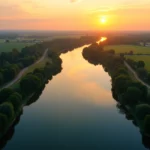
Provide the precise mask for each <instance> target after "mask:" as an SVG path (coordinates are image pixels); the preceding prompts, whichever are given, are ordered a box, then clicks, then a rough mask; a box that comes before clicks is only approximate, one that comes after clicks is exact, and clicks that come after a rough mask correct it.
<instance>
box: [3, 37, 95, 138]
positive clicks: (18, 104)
mask: <svg viewBox="0 0 150 150" xmlns="http://www.w3.org/2000/svg"><path fill="white" fill-rule="evenodd" d="M95 39H96V38H93V37H92V38H91V37H81V38H80V39H58V40H53V41H49V42H43V43H42V45H38V46H39V47H38V48H39V49H37V48H35V49H34V46H32V47H26V48H23V49H22V50H21V52H18V51H16V50H13V51H12V52H10V53H5V54H6V56H7V57H4V58H5V59H4V60H7V61H8V63H14V62H15V63H14V64H12V65H16V64H17V65H16V68H17V66H18V63H21V66H22V65H23V67H24V66H28V65H29V64H30V63H29V64H28V63H26V59H27V58H29V57H36V59H38V57H40V56H41V55H42V53H43V50H42V49H43V48H49V51H48V57H49V59H50V61H48V62H46V64H45V66H44V67H42V68H36V69H35V70H34V71H33V72H31V73H28V74H27V75H25V76H24V77H23V78H22V79H21V80H20V81H19V84H18V86H17V87H15V88H13V89H12V88H5V89H3V90H1V91H0V138H1V137H2V136H3V135H4V134H5V132H6V131H7V130H8V128H9V127H10V125H11V124H12V122H13V121H14V120H15V118H16V117H17V116H18V115H19V113H20V111H21V110H22V107H23V106H24V105H26V104H30V102H31V101H30V99H31V98H32V97H33V96H34V95H36V93H38V91H41V89H42V88H43V86H44V85H45V84H46V83H48V80H51V79H52V78H53V76H54V75H56V74H58V73H60V72H61V70H62V66H61V64H62V60H61V59H60V57H59V55H60V53H64V49H65V52H67V51H69V50H73V49H74V48H76V47H80V46H83V45H85V44H89V43H90V42H93V41H95ZM2 55H3V56H5V55H4V54H2ZM8 56H9V57H8ZM10 56H11V57H10ZM12 56H13V57H12ZM8 58H9V59H8ZM24 62H25V63H24ZM27 62H28V61H27ZM31 62H32V61H31ZM2 66H3V64H2ZM14 67H15V66H14ZM10 68H11V67H10ZM18 71H19V70H18Z"/></svg>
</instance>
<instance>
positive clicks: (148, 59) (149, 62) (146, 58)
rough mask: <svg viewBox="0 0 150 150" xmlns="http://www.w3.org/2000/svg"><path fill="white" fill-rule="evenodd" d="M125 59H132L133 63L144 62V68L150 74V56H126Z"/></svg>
mask: <svg viewBox="0 0 150 150" xmlns="http://www.w3.org/2000/svg"><path fill="white" fill-rule="evenodd" d="M126 58H130V59H133V60H135V61H139V60H143V61H144V62H145V68H146V69H147V70H148V71H149V72H150V56H137V55H132V56H126Z"/></svg>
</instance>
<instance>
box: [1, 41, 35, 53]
mask: <svg viewBox="0 0 150 150" xmlns="http://www.w3.org/2000/svg"><path fill="white" fill-rule="evenodd" d="M31 44H34V43H26V42H9V43H4V42H2V40H0V52H9V51H11V50H12V49H13V48H16V49H18V50H19V51H20V50H21V49H22V48H23V47H25V46H28V45H31Z"/></svg>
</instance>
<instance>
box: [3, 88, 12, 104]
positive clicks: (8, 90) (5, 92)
mask: <svg viewBox="0 0 150 150" xmlns="http://www.w3.org/2000/svg"><path fill="white" fill-rule="evenodd" d="M12 93H14V90H13V89H11V88H5V89H3V90H1V91H0V104H1V103H3V102H5V101H6V99H7V98H8V97H9V96H10V95H11V94H12Z"/></svg>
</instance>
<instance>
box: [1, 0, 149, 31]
mask: <svg viewBox="0 0 150 150" xmlns="http://www.w3.org/2000/svg"><path fill="white" fill-rule="evenodd" d="M102 18H103V20H104V22H103V23H102V21H101V20H102ZM0 30H150V0H0Z"/></svg>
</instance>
